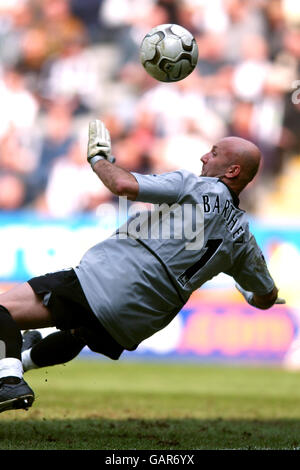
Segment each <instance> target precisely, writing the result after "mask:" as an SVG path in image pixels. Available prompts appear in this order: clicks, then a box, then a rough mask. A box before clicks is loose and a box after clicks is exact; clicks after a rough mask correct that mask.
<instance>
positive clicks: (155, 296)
mask: <svg viewBox="0 0 300 470" xmlns="http://www.w3.org/2000/svg"><path fill="white" fill-rule="evenodd" d="M133 174H134V176H135V178H136V180H137V182H138V184H139V194H138V198H137V200H138V201H142V202H149V203H152V204H154V206H153V210H151V211H145V212H142V213H137V214H136V215H135V216H133V217H132V218H130V219H129V220H128V221H127V222H126V223H125V224H124V225H123V226H122V227H120V228H119V230H118V231H117V232H116V234H114V235H113V236H112V237H110V238H108V239H107V240H105V241H104V242H101V243H99V244H98V245H96V246H94V247H93V248H91V249H90V250H88V252H87V253H86V254H85V255H84V256H83V258H82V260H81V262H80V264H79V266H78V267H77V268H76V269H75V271H76V273H77V276H78V278H79V281H80V283H81V285H82V288H83V290H84V292H85V295H86V297H87V300H88V302H89V304H90V306H91V308H92V309H93V311H94V313H95V314H96V316H97V317H98V318H99V320H100V321H101V323H102V324H103V325H104V327H105V328H106V329H107V330H108V331H109V332H110V334H111V335H112V336H113V337H114V338H115V339H116V340H117V341H118V342H119V343H120V344H121V345H123V346H124V347H125V348H127V349H132V348H134V347H135V346H136V345H137V344H139V343H140V342H141V341H143V340H144V339H146V338H147V337H149V336H151V335H152V334H154V333H155V332H156V331H158V330H160V329H162V328H163V327H165V326H166V325H167V324H168V323H169V322H170V321H171V320H172V319H173V318H174V316H175V315H176V314H177V313H178V312H179V311H180V310H181V308H182V307H183V305H184V304H185V303H186V302H187V300H188V299H189V297H190V295H191V294H192V292H193V291H194V290H196V289H198V288H199V287H201V286H202V285H203V284H204V283H205V282H207V281H208V280H210V279H211V278H213V277H214V276H216V275H218V274H219V273H221V272H223V273H226V274H228V275H230V276H232V277H233V278H234V279H235V280H236V282H238V283H239V284H240V285H241V286H242V287H243V288H244V289H246V290H249V291H252V292H255V293H257V294H259V295H263V294H267V293H269V292H271V290H272V289H273V287H274V281H273V279H272V277H271V275H270V273H269V271H268V268H267V266H266V263H265V260H264V257H263V255H262V252H261V250H260V248H259V247H258V245H257V243H256V241H255V238H254V236H253V235H252V234H251V233H250V231H249V224H248V220H247V216H246V213H245V212H244V211H242V210H241V209H239V208H238V202H239V201H238V198H237V196H236V195H235V194H234V193H232V192H231V191H230V189H229V188H228V187H227V186H226V185H225V184H224V183H223V182H222V181H220V180H219V179H218V178H210V177H198V176H196V175H195V174H193V173H190V172H188V171H186V170H180V171H175V172H171V173H166V174H162V175H141V174H136V173H133Z"/></svg>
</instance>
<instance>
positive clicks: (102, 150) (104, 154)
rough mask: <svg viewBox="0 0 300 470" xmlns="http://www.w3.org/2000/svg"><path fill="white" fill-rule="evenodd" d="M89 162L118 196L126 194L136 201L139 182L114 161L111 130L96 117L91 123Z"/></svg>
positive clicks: (103, 181)
mask: <svg viewBox="0 0 300 470" xmlns="http://www.w3.org/2000/svg"><path fill="white" fill-rule="evenodd" d="M87 159H88V162H89V163H90V165H91V167H92V168H93V170H94V172H95V173H96V175H97V176H98V177H99V178H100V180H101V181H102V183H103V184H104V185H105V186H106V187H107V188H108V189H109V190H110V191H111V192H112V193H113V194H115V195H116V196H126V197H128V199H130V200H132V201H134V200H135V199H136V198H137V196H138V192H139V184H138V182H137V180H136V179H135V177H134V176H133V175H132V174H131V173H130V172H129V171H127V170H125V169H123V168H120V167H118V166H116V165H114V164H113V163H114V162H115V158H114V157H112V156H111V141H110V134H109V131H108V130H107V129H106V127H105V125H104V123H103V122H101V121H99V120H98V119H95V120H94V121H91V122H90V123H89V141H88V157H87Z"/></svg>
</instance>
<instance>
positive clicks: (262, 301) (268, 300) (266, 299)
mask: <svg viewBox="0 0 300 470" xmlns="http://www.w3.org/2000/svg"><path fill="white" fill-rule="evenodd" d="M236 288H237V289H238V291H239V292H240V293H241V294H242V296H243V297H244V299H245V300H246V301H247V302H248V304H250V305H252V306H253V307H256V308H260V309H262V310H266V309H268V308H271V307H272V306H273V305H274V304H285V300H284V299H282V298H280V297H278V289H277V287H274V288H273V290H272V291H271V292H269V293H268V294H265V295H258V294H255V293H253V292H249V291H246V290H245V289H243V288H242V287H241V286H240V285H239V284H236Z"/></svg>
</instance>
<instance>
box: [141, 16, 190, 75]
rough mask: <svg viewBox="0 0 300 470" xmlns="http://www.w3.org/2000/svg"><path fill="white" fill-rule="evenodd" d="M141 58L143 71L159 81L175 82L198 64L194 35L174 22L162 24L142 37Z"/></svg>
mask: <svg viewBox="0 0 300 470" xmlns="http://www.w3.org/2000/svg"><path fill="white" fill-rule="evenodd" d="M140 59H141V63H142V65H143V66H144V68H145V70H146V71H147V72H148V73H149V75H151V76H152V77H153V78H155V79H156V80H159V81H161V82H178V81H179V80H182V79H183V78H185V77H187V76H188V75H189V74H190V73H192V71H193V70H194V68H195V67H196V65H197V61H198V46H197V43H196V40H195V38H194V36H193V35H192V34H191V33H190V32H189V31H188V30H187V29H185V28H183V27H182V26H179V25H177V24H161V25H159V26H156V27H155V28H153V29H151V31H149V33H148V34H146V36H145V37H144V39H143V41H142V43H141V48H140Z"/></svg>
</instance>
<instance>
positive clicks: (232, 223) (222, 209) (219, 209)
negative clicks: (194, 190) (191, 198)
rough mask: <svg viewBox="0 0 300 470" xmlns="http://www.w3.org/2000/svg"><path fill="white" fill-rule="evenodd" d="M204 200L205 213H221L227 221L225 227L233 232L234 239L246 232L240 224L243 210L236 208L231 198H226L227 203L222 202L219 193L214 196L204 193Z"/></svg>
mask: <svg viewBox="0 0 300 470" xmlns="http://www.w3.org/2000/svg"><path fill="white" fill-rule="evenodd" d="M202 200H203V211H204V214H209V213H214V214H220V215H221V216H222V217H223V218H224V220H225V222H226V223H225V227H226V228H227V230H228V231H229V232H231V233H232V236H233V238H234V239H237V238H239V237H240V236H241V235H242V234H243V233H244V228H243V227H242V226H241V225H240V226H239V225H238V221H239V215H240V214H241V210H240V209H238V208H236V207H235V206H234V205H233V204H232V202H231V201H230V200H229V199H226V201H225V204H222V203H220V198H219V196H218V195H217V196H214V197H212V196H209V195H208V194H204V195H203V196H202Z"/></svg>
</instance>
